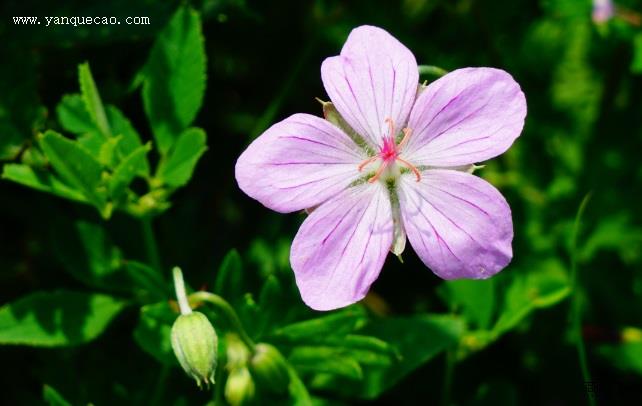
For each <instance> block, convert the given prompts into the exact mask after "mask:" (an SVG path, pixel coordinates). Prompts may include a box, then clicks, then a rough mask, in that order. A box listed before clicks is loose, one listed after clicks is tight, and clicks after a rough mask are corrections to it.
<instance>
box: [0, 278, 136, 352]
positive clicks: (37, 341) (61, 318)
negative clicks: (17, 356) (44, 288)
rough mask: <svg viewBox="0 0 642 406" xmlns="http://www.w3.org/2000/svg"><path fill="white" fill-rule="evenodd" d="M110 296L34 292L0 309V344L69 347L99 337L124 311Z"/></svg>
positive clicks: (120, 304) (119, 301) (120, 301)
mask: <svg viewBox="0 0 642 406" xmlns="http://www.w3.org/2000/svg"><path fill="white" fill-rule="evenodd" d="M124 306H125V302H123V301H122V300H118V299H115V298H113V297H111V296H107V295H102V294H95V293H94V294H92V293H80V292H71V291H58V292H52V293H49V292H36V293H32V294H30V295H28V296H25V297H23V298H21V299H19V300H17V301H15V302H12V303H9V304H6V305H4V306H3V307H2V308H0V344H12V345H29V346H35V347H56V346H71V345H77V344H82V343H86V342H88V341H91V340H93V339H94V338H96V337H98V336H99V335H100V334H101V333H102V332H103V331H104V330H105V328H107V326H108V325H109V323H110V322H111V321H112V320H113V319H114V317H116V315H117V314H118V313H119V312H120V311H121V310H122V309H123V308H124Z"/></svg>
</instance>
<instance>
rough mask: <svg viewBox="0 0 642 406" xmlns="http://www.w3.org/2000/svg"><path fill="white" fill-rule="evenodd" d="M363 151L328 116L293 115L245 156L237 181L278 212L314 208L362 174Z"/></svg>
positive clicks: (265, 136)
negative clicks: (359, 166)
mask: <svg viewBox="0 0 642 406" xmlns="http://www.w3.org/2000/svg"><path fill="white" fill-rule="evenodd" d="M364 158H366V156H365V153H364V152H363V151H362V150H361V149H360V148H359V147H358V146H357V145H356V144H355V143H354V142H353V141H352V140H351V139H350V137H348V136H347V135H346V134H345V133H344V132H343V131H341V130H339V129H338V128H337V127H335V126H334V125H332V124H331V123H329V122H328V121H326V120H323V119H321V118H319V117H315V116H312V115H309V114H295V115H293V116H290V117H288V118H286V119H285V120H283V121H281V122H279V123H276V124H274V125H273V126H272V127H270V128H269V129H267V131H265V132H264V133H263V134H262V135H261V136H259V137H258V138H257V139H256V140H254V142H252V143H251V144H250V146H249V147H247V149H246V150H245V151H244V152H243V154H241V156H240V157H239V159H238V161H237V162H236V181H237V182H238V184H239V187H240V188H241V189H242V190H243V191H244V192H245V193H246V194H247V195H249V196H250V197H252V198H254V199H256V200H258V201H259V202H261V203H263V205H265V206H266V207H269V208H270V209H272V210H276V211H278V212H282V213H287V212H292V211H297V210H303V209H306V208H310V207H313V206H316V205H318V204H320V203H322V202H324V201H325V200H326V199H328V198H329V197H331V196H334V195H336V194H337V193H339V192H340V191H342V190H343V189H345V188H346V187H347V186H348V185H349V184H350V183H351V182H353V181H354V180H355V179H357V178H358V177H359V175H360V174H359V171H358V165H359V162H361V161H362V160H363V159H364Z"/></svg>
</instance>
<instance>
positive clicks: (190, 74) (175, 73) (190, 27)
mask: <svg viewBox="0 0 642 406" xmlns="http://www.w3.org/2000/svg"><path fill="white" fill-rule="evenodd" d="M142 75H143V77H144V79H143V92H142V95H143V105H144V107H145V112H146V113H147V117H148V119H149V122H150V124H151V127H152V130H153V132H154V137H155V138H156V145H157V147H158V149H159V150H160V152H161V154H162V155H165V154H166V153H167V152H168V151H169V150H170V149H171V147H172V145H173V144H174V142H175V141H176V139H177V137H178V135H179V134H180V133H181V132H183V130H184V129H185V128H187V127H188V126H189V125H190V124H191V123H192V121H193V120H194V118H195V117H196V114H197V113H198V111H199V109H200V107H201V104H202V102H203V95H204V93H205V76H206V57H205V41H204V39H203V34H202V32H201V19H200V16H199V14H198V13H197V12H196V11H195V10H193V9H191V8H189V7H180V8H179V9H178V10H177V11H176V14H174V16H173V17H172V19H171V20H170V21H169V23H168V25H167V26H166V27H165V28H164V29H163V31H161V33H160V35H159V36H158V38H157V40H156V42H155V43H154V47H153V48H152V51H151V53H150V55H149V59H148V60H147V63H146V64H145V67H144V68H143V73H142Z"/></svg>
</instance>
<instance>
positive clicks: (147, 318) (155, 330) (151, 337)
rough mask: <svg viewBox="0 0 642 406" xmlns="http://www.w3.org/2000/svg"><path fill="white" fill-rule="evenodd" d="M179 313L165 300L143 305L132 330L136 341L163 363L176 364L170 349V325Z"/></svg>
mask: <svg viewBox="0 0 642 406" xmlns="http://www.w3.org/2000/svg"><path fill="white" fill-rule="evenodd" d="M178 315H179V313H178V311H177V310H175V309H172V307H171V306H170V304H169V303H168V302H167V301H164V302H160V303H155V304H151V305H147V306H143V307H142V308H141V309H140V319H139V320H138V324H137V325H136V328H135V330H134V339H135V340H136V343H137V344H138V345H139V346H140V347H141V348H142V349H143V350H144V351H145V352H146V353H148V354H149V355H151V356H152V357H154V358H155V359H156V360H157V361H158V362H160V363H162V364H164V365H176V364H177V361H176V357H175V356H174V351H173V350H172V342H171V331H172V325H173V324H174V321H176V318H177V317H178Z"/></svg>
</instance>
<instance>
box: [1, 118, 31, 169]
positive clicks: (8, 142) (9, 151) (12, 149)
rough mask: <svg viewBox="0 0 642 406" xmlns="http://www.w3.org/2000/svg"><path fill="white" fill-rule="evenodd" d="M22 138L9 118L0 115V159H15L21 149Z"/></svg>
mask: <svg viewBox="0 0 642 406" xmlns="http://www.w3.org/2000/svg"><path fill="white" fill-rule="evenodd" d="M24 138H25V136H24V135H23V134H21V133H20V131H19V130H18V129H17V128H15V127H14V126H13V124H11V122H10V121H9V120H5V119H3V118H1V117H0V161H2V160H13V159H15V158H16V157H17V156H18V154H20V151H21V150H22V144H23V143H24Z"/></svg>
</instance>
